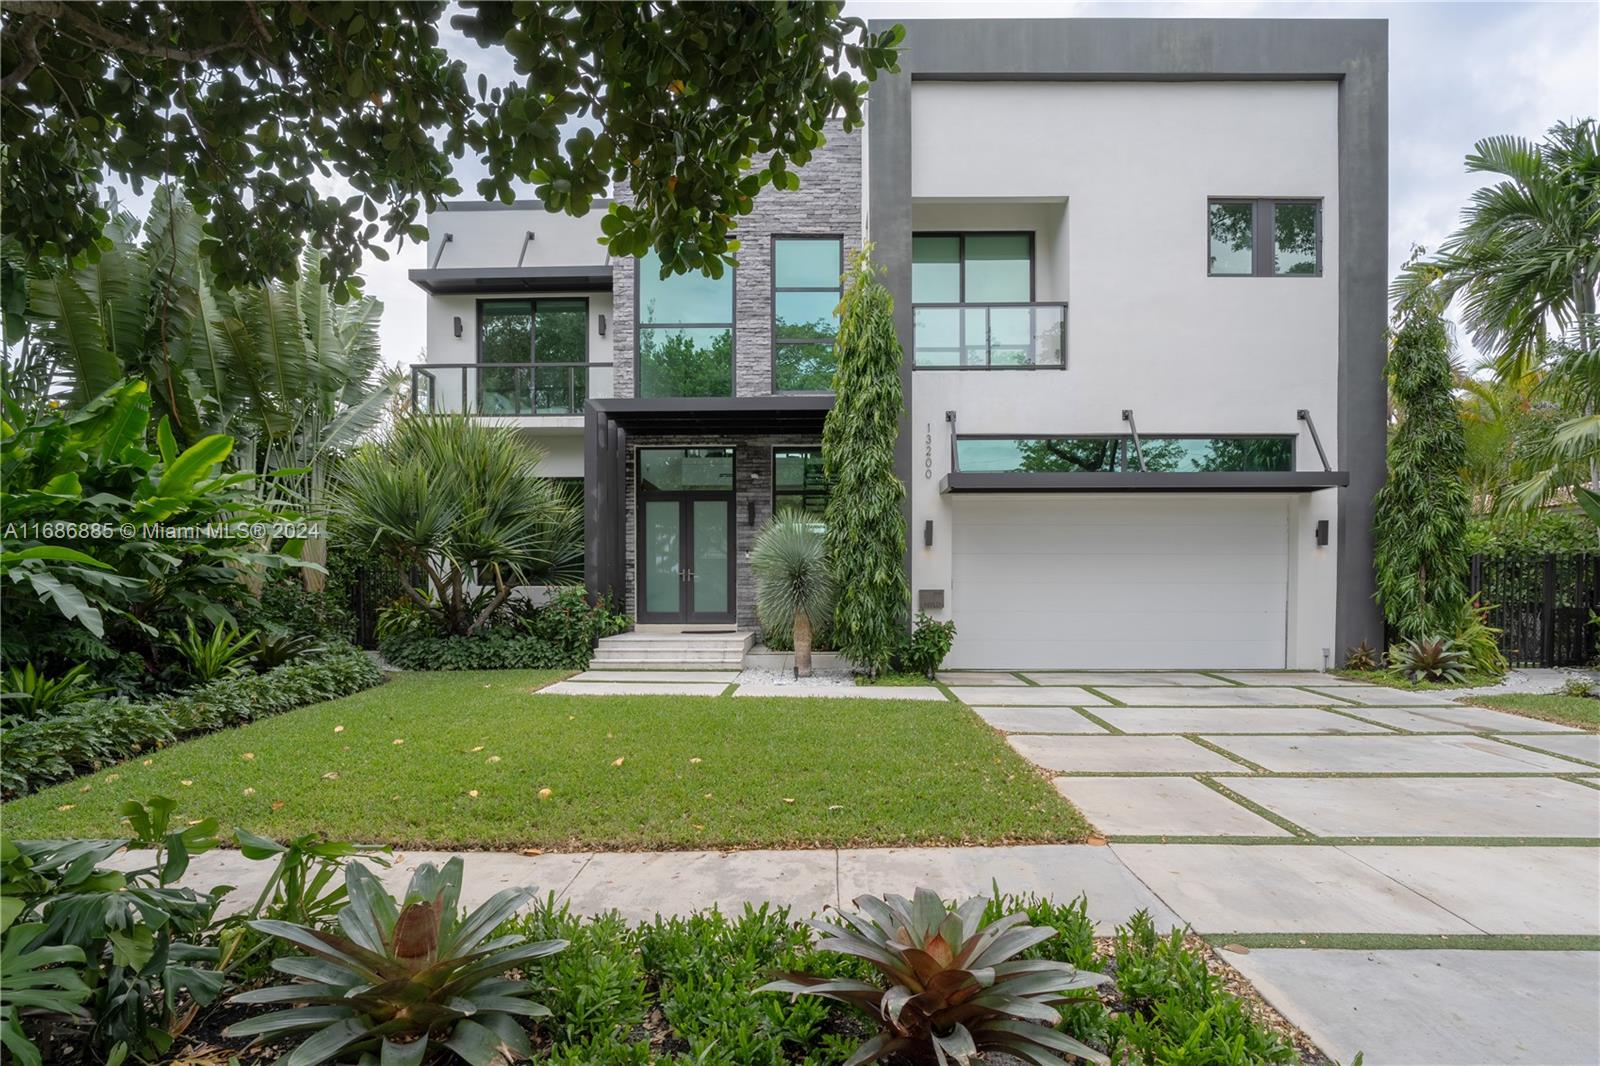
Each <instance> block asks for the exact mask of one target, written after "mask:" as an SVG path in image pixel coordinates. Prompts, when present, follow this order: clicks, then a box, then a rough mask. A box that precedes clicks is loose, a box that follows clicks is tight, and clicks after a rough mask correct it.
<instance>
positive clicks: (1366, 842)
mask: <svg viewBox="0 0 1600 1066" xmlns="http://www.w3.org/2000/svg"><path fill="white" fill-rule="evenodd" d="M1106 839H1107V840H1109V841H1110V842H1111V843H1113V844H1275V845H1280V846H1281V845H1289V846H1291V847H1302V848H1303V847H1312V846H1317V847H1326V848H1364V847H1415V848H1430V847H1452V848H1460V847H1484V848H1600V840H1596V839H1594V838H1592V837H1346V836H1324V837H1319V836H1305V837H1263V836H1226V835H1218V836H1195V835H1193V834H1183V835H1179V834H1172V833H1168V834H1152V833H1137V834H1134V833H1129V834H1115V835H1108V836H1107V837H1106Z"/></svg>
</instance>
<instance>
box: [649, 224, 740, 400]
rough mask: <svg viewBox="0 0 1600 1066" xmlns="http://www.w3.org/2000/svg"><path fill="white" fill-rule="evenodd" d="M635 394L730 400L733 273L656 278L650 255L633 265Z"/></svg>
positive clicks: (655, 264)
mask: <svg viewBox="0 0 1600 1066" xmlns="http://www.w3.org/2000/svg"><path fill="white" fill-rule="evenodd" d="M636 269H637V271H638V273H637V280H638V290H639V341H638V344H639V364H638V365H639V374H638V384H637V394H638V395H639V396H642V397H660V396H732V395H733V272H732V271H731V270H727V271H724V272H723V275H722V277H720V278H713V277H710V276H708V275H705V274H698V273H693V272H691V273H688V274H671V275H668V276H667V277H665V278H663V277H662V276H661V261H660V260H659V259H658V258H657V257H656V255H655V253H654V252H651V253H650V254H649V255H646V256H644V257H643V258H641V259H640V260H639V261H638V264H637V267H636Z"/></svg>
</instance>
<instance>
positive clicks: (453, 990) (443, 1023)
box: [228, 856, 567, 1066]
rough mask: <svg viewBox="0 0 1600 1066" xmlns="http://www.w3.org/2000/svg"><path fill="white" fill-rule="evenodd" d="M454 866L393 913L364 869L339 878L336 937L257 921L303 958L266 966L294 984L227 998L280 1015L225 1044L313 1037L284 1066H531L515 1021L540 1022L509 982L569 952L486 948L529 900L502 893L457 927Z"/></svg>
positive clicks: (420, 878) (418, 887) (417, 883)
mask: <svg viewBox="0 0 1600 1066" xmlns="http://www.w3.org/2000/svg"><path fill="white" fill-rule="evenodd" d="M461 869H462V867H461V859H460V857H459V856H458V857H456V858H453V859H451V860H450V861H449V862H447V863H445V864H444V867H443V868H442V869H440V868H438V867H435V866H434V865H433V864H432V863H424V864H423V865H422V866H420V867H418V868H417V872H416V873H415V874H413V875H412V877H411V884H410V886H409V887H408V888H407V889H406V894H405V898H404V900H402V901H400V902H398V903H397V902H396V901H395V899H394V898H393V897H391V896H390V895H389V893H388V892H386V891H385V890H384V889H383V886H382V885H381V884H380V883H379V882H378V878H377V877H376V876H375V875H374V874H373V873H372V872H371V871H370V870H368V869H367V868H366V867H365V866H362V865H361V864H359V863H351V864H350V865H349V866H348V867H347V868H346V871H345V889H346V891H347V892H348V894H349V899H350V901H349V903H347V904H346V905H345V906H344V908H343V909H342V910H340V911H339V917H338V925H339V930H340V932H338V933H333V932H326V931H323V930H321V929H317V928H314V927H311V926H305V925H296V924H294V923H292V922H281V921H265V920H263V921H255V922H251V923H250V926H251V928H253V929H255V930H256V931H258V932H261V933H265V934H267V935H268V936H273V937H279V938H281V939H283V940H286V941H288V942H289V943H290V944H293V945H294V946H296V947H298V948H300V949H302V950H304V951H307V952H309V953H310V956H309V957H307V956H291V957H288V958H280V959H275V960H273V963H272V967H273V969H275V970H277V971H279V972H280V973H285V974H288V975H289V976H291V977H294V978H296V980H295V981H294V982H293V983H291V984H286V985H276V986H274V987H271V988H260V989H255V990H253V991H249V992H244V993H241V994H240V995H237V996H234V997H233V999H232V1000H231V1001H230V1002H232V1003H238V1004H269V1003H270V1004H283V1005H287V1006H288V1007H289V1009H287V1010H282V1011H275V1012H273V1013H271V1014H266V1015H263V1016H261V1017H258V1018H251V1019H249V1020H247V1021H243V1022H240V1023H238V1024H237V1025H233V1026H230V1027H229V1029H228V1035H229V1036H254V1037H269V1038H272V1039H274V1040H277V1039H281V1038H283V1037H285V1036H292V1035H296V1034H308V1035H307V1036H306V1037H305V1039H304V1040H303V1041H302V1042H300V1043H299V1044H298V1045H296V1046H295V1048H294V1050H293V1051H291V1052H290V1053H289V1055H288V1056H287V1057H286V1058H285V1060H284V1062H285V1066H317V1064H318V1063H323V1062H330V1061H338V1062H361V1063H374V1064H377V1066H417V1064H419V1063H421V1062H423V1061H424V1059H426V1058H427V1056H428V1053H429V1052H430V1051H433V1050H437V1048H439V1047H442V1048H446V1049H448V1050H449V1051H451V1052H453V1053H454V1055H455V1056H456V1057H459V1058H461V1059H463V1060H464V1061H466V1062H468V1063H470V1064H472V1066H498V1064H501V1063H513V1062H520V1061H522V1060H523V1059H526V1058H528V1057H529V1056H530V1055H531V1054H532V1049H531V1048H530V1046H529V1044H528V1037H527V1034H526V1033H525V1032H524V1031H523V1029H522V1026H521V1025H520V1024H519V1023H518V1022H517V1018H518V1017H524V1018H539V1017H543V1016H545V1015H548V1014H549V1013H550V1012H549V1010H548V1009H547V1008H545V1007H543V1006H540V1005H539V1004H538V1003H535V1002H533V1000H531V999H530V998H529V996H530V995H531V994H532V992H533V991H534V985H533V983H532V982H530V981H524V980H517V979H513V978H510V977H507V976H506V973H507V972H508V971H511V970H516V969H523V968H526V966H527V964H528V963H530V962H532V961H533V960H534V959H539V958H543V957H544V956H546V955H553V954H555V953H556V952H558V951H560V950H561V949H562V948H565V947H566V946H567V942H566V941H564V940H543V941H537V942H529V941H527V940H525V939H524V938H523V937H520V936H501V937H493V938H491V934H492V933H493V931H494V929H495V927H496V926H498V925H499V924H500V923H501V922H503V921H505V920H506V919H507V918H509V917H511V916H512V915H513V914H515V913H516V911H517V910H518V909H519V908H520V907H521V906H522V905H523V904H524V903H526V902H527V901H528V899H530V898H531V897H532V896H533V889H531V888H508V889H505V890H504V891H501V892H497V893H496V894H495V895H494V896H492V897H490V898H489V899H488V900H487V901H486V902H485V903H484V904H483V905H482V906H480V907H478V908H477V909H476V910H474V911H473V912H472V913H471V914H468V915H467V916H466V917H464V918H463V917H461V914H460V911H459V910H458V909H457V901H458V900H459V899H460V897H461Z"/></svg>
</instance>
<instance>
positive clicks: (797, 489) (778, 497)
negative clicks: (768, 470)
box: [772, 448, 829, 517]
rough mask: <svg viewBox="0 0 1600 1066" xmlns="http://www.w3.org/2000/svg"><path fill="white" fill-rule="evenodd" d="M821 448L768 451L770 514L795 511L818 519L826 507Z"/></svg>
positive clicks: (825, 486)
mask: <svg viewBox="0 0 1600 1066" xmlns="http://www.w3.org/2000/svg"><path fill="white" fill-rule="evenodd" d="M828 490H829V485H828V479H827V477H825V476H824V475H823V472H822V449H821V448H774V449H773V450H772V513H773V514H777V513H778V512H779V511H782V510H784V509H785V508H797V509H799V510H802V511H807V512H809V513H811V514H814V515H817V516H819V517H820V516H821V515H822V513H823V512H824V511H825V510H827V507H828Z"/></svg>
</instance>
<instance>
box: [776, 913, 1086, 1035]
mask: <svg viewBox="0 0 1600 1066" xmlns="http://www.w3.org/2000/svg"><path fill="white" fill-rule="evenodd" d="M988 903H989V901H988V900H987V899H982V898H974V899H969V900H967V901H966V902H964V903H962V904H961V905H960V906H958V907H956V908H955V909H953V910H952V909H951V908H950V907H948V906H947V905H946V904H945V902H944V900H942V899H940V898H939V895H938V893H936V892H933V891H930V890H929V889H926V888H919V889H917V892H916V897H915V899H912V900H908V899H906V898H905V897H903V896H885V897H883V898H882V899H880V898H878V897H876V896H860V897H858V898H857V899H856V901H855V905H856V907H857V908H859V911H860V913H857V914H852V913H849V912H845V911H840V912H839V919H840V920H838V921H814V922H811V923H810V924H811V927H812V928H813V929H815V930H816V931H817V932H818V933H820V934H821V935H822V939H821V940H820V941H819V942H818V943H817V950H818V951H830V952H835V953H837V954H840V955H850V956H854V957H855V958H859V959H865V960H866V961H867V962H869V963H871V964H872V966H873V967H874V968H875V969H876V970H877V971H878V972H879V973H880V974H882V975H883V977H884V978H885V979H886V981H887V987H884V986H880V985H879V984H877V983H875V982H872V981H857V980H848V979H842V978H841V979H836V978H828V977H818V976H816V975H814V974H807V973H786V974H783V975H782V976H781V977H780V979H778V980H775V981H772V982H770V983H768V984H765V985H762V986H761V987H760V988H759V989H757V991H758V992H788V993H791V994H793V995H796V996H800V995H811V996H822V997H824V998H827V999H833V1000H837V1001H838V1002H840V1003H848V1004H850V1005H851V1006H854V1007H858V1008H860V1009H861V1010H863V1011H865V1012H867V1014H869V1015H870V1016H872V1017H874V1018H877V1019H879V1020H880V1021H881V1023H882V1028H881V1030H880V1031H879V1033H878V1034H877V1035H876V1036H874V1037H873V1038H872V1039H870V1040H868V1041H867V1042H866V1043H864V1044H862V1045H861V1046H860V1047H859V1048H857V1049H856V1052H855V1054H853V1055H851V1056H850V1058H849V1060H848V1061H847V1062H846V1064H845V1066H863V1064H865V1063H870V1062H878V1061H881V1060H883V1059H885V1058H887V1057H888V1056H890V1055H900V1056H902V1057H903V1058H904V1059H905V1060H908V1061H910V1062H915V1063H937V1064H938V1066H948V1064H949V1063H951V1062H955V1063H961V1064H966V1063H970V1062H971V1061H972V1059H973V1056H975V1055H977V1054H978V1053H979V1052H980V1051H985V1050H988V1051H1003V1052H1006V1053H1008V1054H1010V1055H1014V1056H1016V1057H1017V1058H1020V1059H1022V1060H1023V1061H1024V1062H1027V1063H1032V1064H1034V1066H1048V1064H1050V1063H1056V1062H1060V1061H1062V1060H1061V1059H1060V1058H1059V1057H1058V1055H1060V1054H1065V1055H1073V1056H1076V1057H1078V1058H1080V1059H1088V1060H1090V1061H1092V1062H1098V1063H1106V1062H1109V1061H1110V1060H1109V1059H1107V1058H1106V1056H1105V1055H1103V1054H1101V1053H1100V1052H1098V1051H1096V1050H1095V1049H1094V1048H1091V1047H1089V1046H1088V1045H1086V1044H1082V1043H1080V1042H1078V1041H1076V1040H1074V1039H1072V1038H1071V1037H1069V1036H1066V1035H1065V1034H1063V1033H1060V1032H1058V1031H1057V1030H1056V1029H1055V1026H1056V1025H1058V1024H1060V1021H1061V1016H1060V1014H1059V1013H1058V1012H1057V1010H1056V1004H1061V1003H1067V1002H1070V1001H1072V1000H1074V999H1078V998H1082V997H1081V994H1082V993H1084V992H1086V991H1088V990H1091V989H1093V988H1095V987H1097V986H1099V985H1102V984H1105V983H1107V982H1108V981H1109V980H1110V979H1109V978H1108V977H1106V976H1105V975H1103V974H1098V973H1093V972H1090V971H1087V970H1079V969H1077V968H1075V967H1073V966H1071V965H1070V964H1068V963H1064V962H1053V961H1050V960H1048V959H1019V958H1017V957H1016V956H1018V955H1020V954H1021V953H1022V952H1024V951H1026V950H1028V949H1029V948H1031V947H1033V946H1034V945H1036V944H1040V943H1043V942H1044V941H1046V940H1049V939H1050V938H1051V937H1053V936H1055V935H1056V931H1055V930H1054V929H1051V928H1049V927H1048V926H1031V925H1027V924H1026V922H1027V918H1028V916H1027V914H1026V913H1023V912H1018V913H1016V914H1010V915H1007V916H1006V917H1004V918H1001V919H999V920H998V921H994V922H991V923H989V924H988V925H984V924H983V914H984V909H985V907H986V906H987V905H988Z"/></svg>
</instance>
